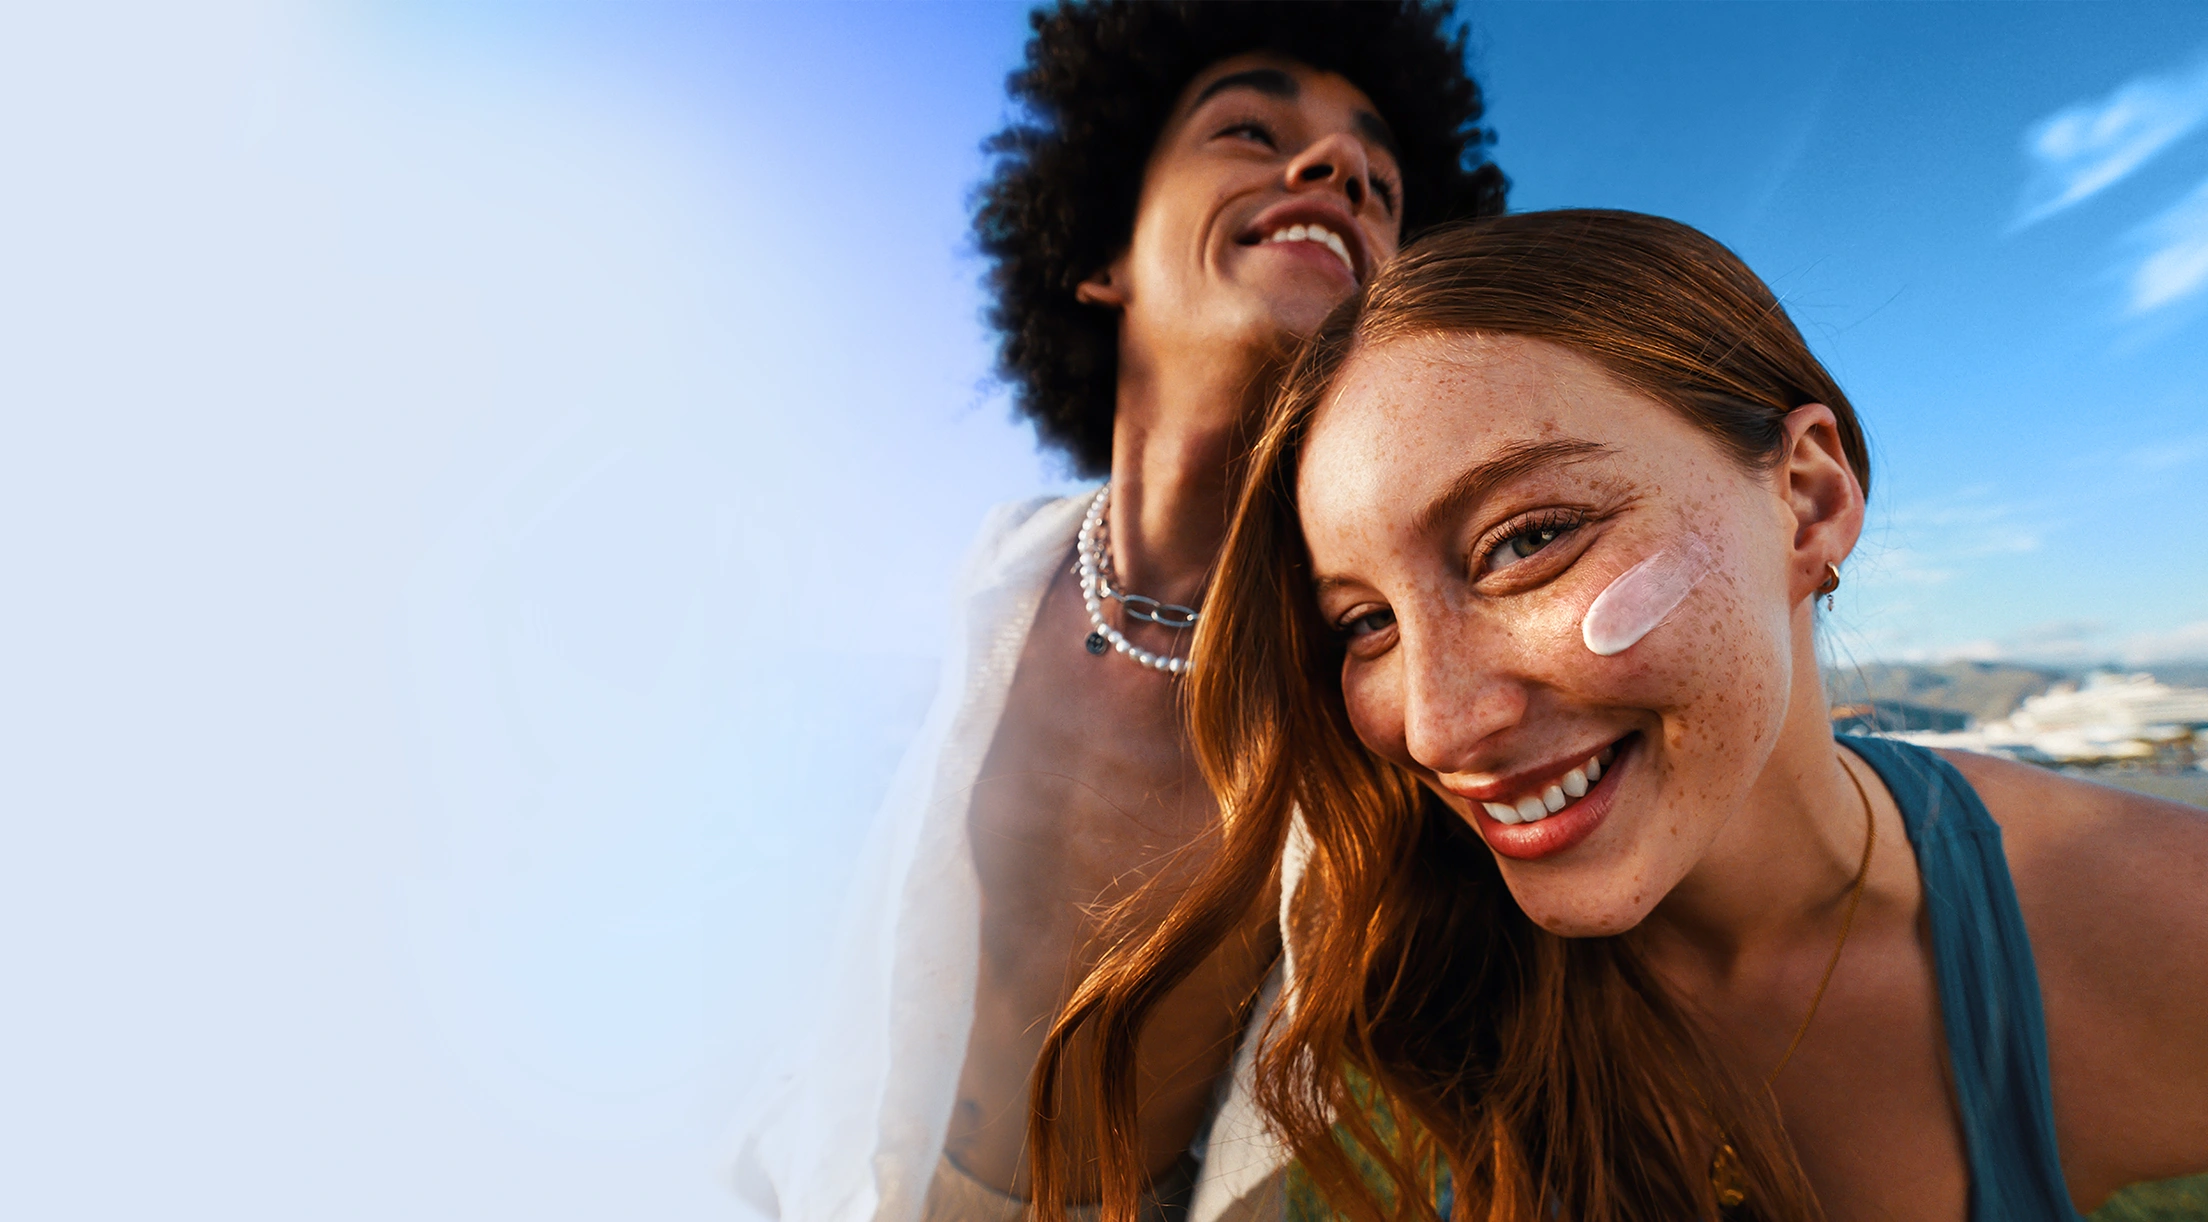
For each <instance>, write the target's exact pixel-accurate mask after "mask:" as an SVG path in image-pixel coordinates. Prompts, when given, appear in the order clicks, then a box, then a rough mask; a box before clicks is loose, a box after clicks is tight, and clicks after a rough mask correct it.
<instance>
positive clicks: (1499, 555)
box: [1485, 524, 1572, 573]
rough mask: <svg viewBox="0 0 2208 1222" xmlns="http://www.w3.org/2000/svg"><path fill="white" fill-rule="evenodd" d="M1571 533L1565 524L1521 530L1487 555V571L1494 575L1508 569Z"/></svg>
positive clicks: (1570, 529)
mask: <svg viewBox="0 0 2208 1222" xmlns="http://www.w3.org/2000/svg"><path fill="white" fill-rule="evenodd" d="M1571 532H1572V528H1571V527H1570V526H1569V525H1564V524H1556V525H1549V526H1534V527H1529V528H1527V529H1525V530H1521V531H1519V532H1518V533H1517V534H1515V535H1512V536H1511V537H1509V538H1508V539H1505V540H1503V541H1502V542H1501V543H1499V544H1497V545H1496V547H1495V550H1494V551H1491V552H1489V553H1488V554H1487V565H1486V569H1485V571H1487V572H1490V573H1493V572H1496V571H1498V570H1501V569H1507V568H1509V567H1510V566H1511V565H1514V564H1516V563H1518V562H1519V561H1521V560H1524V559H1526V558H1527V557H1528V556H1531V555H1533V554H1534V553H1535V552H1538V551H1540V550H1541V549H1542V548H1544V547H1547V546H1548V545H1549V544H1551V543H1554V542H1556V541H1557V540H1558V539H1561V538H1563V537H1564V536H1565V535H1568V534H1570V533H1571Z"/></svg>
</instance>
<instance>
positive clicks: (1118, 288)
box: [1073, 254, 1127, 310]
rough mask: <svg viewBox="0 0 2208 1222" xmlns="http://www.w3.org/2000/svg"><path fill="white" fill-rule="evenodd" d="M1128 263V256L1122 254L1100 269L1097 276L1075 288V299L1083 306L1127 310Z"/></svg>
mask: <svg viewBox="0 0 2208 1222" xmlns="http://www.w3.org/2000/svg"><path fill="white" fill-rule="evenodd" d="M1126 262H1127V256H1126V255H1125V254H1122V255H1120V256H1119V257H1118V258H1117V259H1114V260H1112V261H1111V262H1110V263H1107V264H1105V265H1104V266H1102V267H1100V268H1098V269H1097V270H1096V274H1095V275H1093V276H1091V277H1089V278H1088V279H1086V280H1083V281H1082V282H1081V283H1079V284H1077V285H1075V286H1074V288H1073V299H1074V300H1075V301H1078V302H1080V303H1082V304H1083V305H1094V306H1104V307H1106V308H1108V309H1114V310H1124V309H1126V308H1127V268H1126V266H1125V265H1126Z"/></svg>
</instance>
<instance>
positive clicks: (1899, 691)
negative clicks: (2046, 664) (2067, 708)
mask: <svg viewBox="0 0 2208 1222" xmlns="http://www.w3.org/2000/svg"><path fill="white" fill-rule="evenodd" d="M2070 677H2071V675H2070V674H2069V673H2068V672H2065V671H2059V670H2053V669H2048V668H2042V667H2036V666H2014V665H2010V664H2008V663H2005V662H1940V663H1936V664H1932V665H1913V664H1906V663H1894V662H1865V663H1862V664H1860V665H1856V666H1841V667H1834V668H1832V669H1831V670H1828V671H1826V672H1825V698H1826V700H1827V701H1829V702H1830V703H1832V704H1834V705H1856V704H1869V703H1871V702H1873V701H1879V702H1888V701H1891V702H1894V703H1896V704H1902V705H1915V706H1917V707H1919V708H1926V709H1940V710H1944V711H1947V712H1951V713H1964V714H1968V715H1969V716H1971V717H1975V718H1977V719H1978V720H1979V721H1996V720H1999V719H2000V718H2003V717H2006V716H2008V715H2009V714H2010V713H2011V712H2012V711H2014V710H2015V708H2016V706H2017V705H2019V704H2022V703H2023V702H2024V698H2025V697H2026V696H2037V695H2038V694H2040V693H2041V692H2044V691H2046V690H2047V689H2048V688H2050V687H2053V686H2054V685H2055V684H2057V683H2059V682H2061V681H2062V680H2064V679H2067V678H2070Z"/></svg>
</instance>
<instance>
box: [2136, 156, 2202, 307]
mask: <svg viewBox="0 0 2208 1222" xmlns="http://www.w3.org/2000/svg"><path fill="white" fill-rule="evenodd" d="M2134 237H2135V240H2137V241H2138V242H2139V243H2140V244H2142V245H2144V246H2146V247H2148V253H2147V255H2146V257H2145V258H2142V259H2141V260H2140V261H2139V266H2138V267H2136V268H2134V269H2133V270H2132V273H2131V313H2133V314H2134V315H2137V314H2145V313H2148V312H2149V311H2152V310H2159V309H2161V308H2162V307H2163V306H2166V305H2171V304H2173V303H2175V302H2178V301H2182V300H2184V299H2185V298H2187V297H2190V296H2192V295H2193V294H2195V293H2197V292H2199V291H2200V290H2201V289H2203V288H2208V179H2203V180H2201V183H2200V185H2199V186H2197V187H2194V188H2193V190H2192V193H2191V194H2189V195H2187V196H2186V197H2185V198H2184V199H2181V200H2179V201H2178V202H2177V204H2176V205H2175V206H2174V207H2172V208H2171V209H2170V210H2169V211H2167V212H2165V213H2163V214H2162V215H2161V216H2158V217H2156V218H2154V219H2153V220H2152V221H2149V222H2147V224H2146V225H2145V226H2143V227H2141V229H2140V230H2139V232H2138V233H2137V234H2136V235H2134Z"/></svg>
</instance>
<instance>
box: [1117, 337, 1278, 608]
mask: <svg viewBox="0 0 2208 1222" xmlns="http://www.w3.org/2000/svg"><path fill="white" fill-rule="evenodd" d="M1125 357H1126V354H1125V353H1124V352H1123V353H1122V363H1121V373H1120V382H1119V402H1118V411H1117V414H1116V415H1115V416H1114V418H1113V423H1112V473H1111V479H1112V504H1111V517H1110V529H1111V545H1112V563H1113V566H1114V568H1115V569H1116V570H1117V572H1118V575H1119V578H1120V582H1121V584H1122V585H1123V586H1124V587H1125V588H1127V589H1128V590H1130V591H1132V592H1134V593H1138V594H1146V595H1148V596H1150V597H1152V598H1159V599H1163V600H1165V601H1167V602H1177V603H1188V604H1191V605H1193V604H1194V603H1195V602H1196V601H1197V599H1198V598H1199V597H1200V594H1201V591H1202V588H1203V583H1204V578H1205V577H1206V575H1208V574H1209V573H1210V571H1211V564H1212V561H1213V560H1214V559H1215V558H1216V557H1217V556H1218V553H1219V546H1220V544H1221V543H1222V542H1223V541H1224V540H1225V538H1226V530H1227V515H1228V514H1229V513H1230V512H1232V510H1233V506H1232V504H1230V498H1231V497H1232V495H1233V493H1234V489H1233V488H1232V487H1231V486H1230V484H1229V480H1230V478H1231V475H1232V468H1233V467H1234V466H1235V463H1236V461H1237V460H1238V459H1239V458H1240V457H1241V456H1242V453H1243V451H1244V450H1245V449H1246V448H1247V447H1248V445H1249V443H1250V440H1251V437H1252V436H1253V435H1254V434H1253V432H1252V429H1251V421H1252V420H1253V418H1254V416H1255V414H1256V412H1257V410H1258V408H1259V405H1261V404H1262V402H1263V400H1264V397H1265V395H1266V393H1267V392H1268V391H1270V390H1271V389H1272V384H1273V381H1274V380H1275V377H1274V373H1273V370H1274V368H1275V363H1274V362H1270V361H1266V360H1262V359H1255V358H1253V359H1250V360H1248V361H1244V362H1221V363H1217V364H1208V363H1207V364H1208V367H1206V368H1201V369H1190V368H1186V367H1182V368H1179V369H1176V370H1173V371H1171V373H1170V374H1167V373H1164V372H1161V371H1159V370H1156V369H1144V368H1142V367H1141V365H1140V364H1139V363H1136V362H1130V361H1128V360H1126V359H1125Z"/></svg>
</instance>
